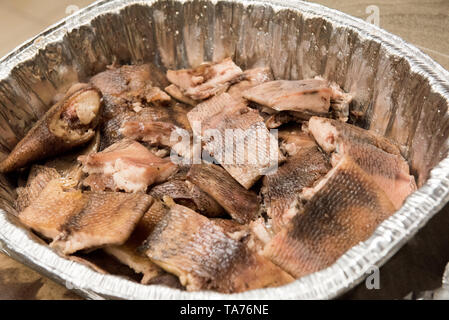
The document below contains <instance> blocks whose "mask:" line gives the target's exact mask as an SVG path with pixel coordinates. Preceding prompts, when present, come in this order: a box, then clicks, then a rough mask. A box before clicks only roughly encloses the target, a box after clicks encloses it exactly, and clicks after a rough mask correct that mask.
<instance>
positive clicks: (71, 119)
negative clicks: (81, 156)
mask: <svg viewBox="0 0 449 320" xmlns="http://www.w3.org/2000/svg"><path fill="white" fill-rule="evenodd" d="M100 113H101V94H100V93H99V92H98V91H97V90H96V89H94V88H92V87H90V86H88V85H86V84H77V85H75V86H73V87H72V88H71V89H70V90H69V91H68V92H67V94H66V96H65V97H64V98H63V99H62V100H61V101H60V102H58V103H57V104H55V105H54V106H53V107H52V108H50V110H48V111H47V113H46V114H45V115H44V116H43V117H42V118H41V119H40V120H39V121H38V122H37V123H36V124H35V125H34V126H33V127H32V128H31V130H30V131H29V132H28V133H27V134H26V136H25V137H24V138H23V139H22V140H21V141H20V142H19V143H18V144H17V146H16V147H15V148H14V150H12V151H11V153H10V154H9V156H8V157H7V158H6V159H5V160H4V161H3V162H1V163H0V172H11V171H14V170H17V169H20V168H23V167H25V166H27V165H29V164H30V163H33V162H35V161H38V160H42V159H46V158H49V157H52V156H55V155H59V154H61V153H63V152H65V151H68V150H70V149H72V148H74V147H77V146H80V145H84V144H86V143H87V142H89V141H90V140H92V138H93V137H94V136H95V127H96V126H97V124H98V120H99V114H100Z"/></svg>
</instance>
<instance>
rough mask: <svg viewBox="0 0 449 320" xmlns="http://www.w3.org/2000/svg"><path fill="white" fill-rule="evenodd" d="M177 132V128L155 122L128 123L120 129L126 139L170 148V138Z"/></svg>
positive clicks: (172, 125)
mask: <svg viewBox="0 0 449 320" xmlns="http://www.w3.org/2000/svg"><path fill="white" fill-rule="evenodd" d="M175 130H176V126H175V125H174V124H172V123H167V122H154V121H145V122H138V121H127V122H125V123H124V124H123V126H122V128H121V129H120V133H122V134H123V135H124V136H125V137H127V138H130V139H133V140H137V141H144V142H148V143H150V144H152V145H161V146H170V145H171V144H172V143H171V142H170V136H171V134H172V132H173V131H175Z"/></svg>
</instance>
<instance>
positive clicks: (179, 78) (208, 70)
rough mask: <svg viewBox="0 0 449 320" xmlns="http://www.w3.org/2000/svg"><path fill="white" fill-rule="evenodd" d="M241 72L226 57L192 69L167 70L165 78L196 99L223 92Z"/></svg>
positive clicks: (187, 95)
mask: <svg viewBox="0 0 449 320" xmlns="http://www.w3.org/2000/svg"><path fill="white" fill-rule="evenodd" d="M242 74H243V71H242V69H240V68H239V67H238V66H237V65H235V63H234V62H233V61H232V59H230V58H228V59H225V60H223V61H222V62H219V63H207V62H206V63H203V64H202V65H200V66H199V67H197V68H194V69H186V70H176V71H174V70H168V71H167V79H168V80H169V81H170V82H171V83H172V84H174V85H176V86H177V87H178V88H179V90H180V91H181V93H182V94H183V95H184V96H186V97H188V98H191V99H193V100H196V101H198V100H204V99H207V98H210V97H212V96H213V95H216V94H218V93H222V92H225V91H226V90H227V89H228V88H229V86H230V85H231V84H232V83H234V82H237V81H239V77H241V76H242Z"/></svg>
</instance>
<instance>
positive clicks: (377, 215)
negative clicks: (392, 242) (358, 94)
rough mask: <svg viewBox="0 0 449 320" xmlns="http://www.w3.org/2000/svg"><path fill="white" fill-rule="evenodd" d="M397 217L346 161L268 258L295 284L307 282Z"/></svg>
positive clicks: (367, 179) (267, 252)
mask: <svg viewBox="0 0 449 320" xmlns="http://www.w3.org/2000/svg"><path fill="white" fill-rule="evenodd" d="M394 212H395V208H394V206H393V204H392V203H391V202H390V200H389V199H388V197H387V196H386V195H385V193H384V192H383V190H382V189H380V188H379V187H378V186H377V185H376V183H375V182H374V181H373V180H372V179H371V178H370V177H369V176H368V175H367V174H366V173H365V172H364V171H363V170H362V169H360V168H359V167H358V166H357V165H356V164H355V163H354V162H353V161H352V160H351V159H350V158H349V157H344V158H343V159H342V160H341V161H340V163H339V164H338V166H337V167H335V168H334V169H332V171H330V172H329V174H328V175H327V177H326V178H325V183H323V184H321V186H320V188H319V189H318V190H317V192H316V193H315V195H314V197H313V198H312V199H311V200H310V201H309V202H308V203H307V204H306V205H305V208H304V211H303V213H300V214H297V215H296V216H295V217H294V218H293V219H292V220H291V222H290V224H289V226H288V227H287V228H286V229H284V230H282V231H281V232H280V233H278V234H277V235H276V236H275V237H274V238H273V240H272V241H271V242H270V243H269V244H268V245H267V246H266V248H265V250H264V256H266V257H268V258H269V259H271V261H273V262H274V263H275V264H277V265H278V266H280V267H281V268H282V269H284V270H286V271H287V272H289V273H290V274H291V275H293V276H295V277H296V278H299V277H302V276H305V275H307V274H310V273H313V272H316V271H319V270H322V269H324V268H326V267H329V266H330V265H332V264H333V263H334V262H335V261H336V260H337V259H338V258H339V257H340V256H341V255H342V254H343V253H345V252H346V251H347V250H349V249H350V248H351V247H353V246H354V245H356V244H357V243H359V242H361V241H364V240H366V239H367V238H368V237H370V236H371V235H372V233H373V232H374V230H375V229H376V228H377V226H378V225H379V224H380V223H381V222H382V221H384V220H385V219H387V218H388V217H389V216H391V215H392V214H393V213H394Z"/></svg>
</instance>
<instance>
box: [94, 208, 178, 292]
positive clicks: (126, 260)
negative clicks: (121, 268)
mask: <svg viewBox="0 0 449 320" xmlns="http://www.w3.org/2000/svg"><path fill="white" fill-rule="evenodd" d="M168 211H169V209H168V207H166V206H165V205H164V204H163V203H162V202H161V201H159V200H155V201H154V202H153V204H152V205H151V207H150V208H149V209H148V211H147V212H146V213H145V214H144V215H143V217H142V218H141V219H140V221H139V223H138V224H137V226H136V228H135V229H134V230H133V232H132V234H131V236H130V237H129V239H128V240H127V241H126V243H125V244H123V245H120V246H119V245H115V246H106V247H105V248H104V249H103V250H104V251H105V252H106V253H108V254H109V255H111V256H113V257H115V258H116V259H117V260H118V261H120V262H121V263H123V264H125V265H127V266H128V267H130V268H131V269H132V270H134V271H135V272H136V273H141V274H142V275H143V277H142V279H141V281H140V282H141V283H142V284H149V283H152V282H153V281H154V280H155V279H157V278H158V277H160V276H162V275H164V274H165V272H164V271H163V270H162V269H161V268H160V267H158V266H157V265H156V264H154V263H153V262H151V260H149V258H148V257H147V256H146V255H145V254H143V253H142V252H140V251H139V250H138V248H139V247H140V246H141V245H142V243H143V242H144V241H145V240H146V239H147V238H148V236H149V235H150V234H151V232H152V231H153V230H154V228H155V227H156V225H157V224H158V223H159V222H160V221H161V220H162V218H163V216H164V215H165V214H167V213H168Z"/></svg>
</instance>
